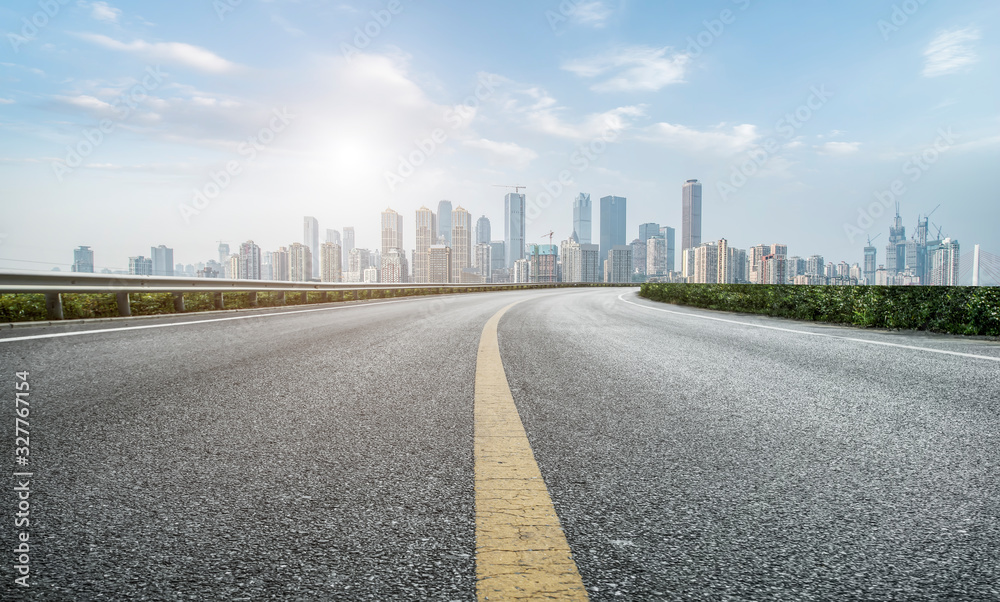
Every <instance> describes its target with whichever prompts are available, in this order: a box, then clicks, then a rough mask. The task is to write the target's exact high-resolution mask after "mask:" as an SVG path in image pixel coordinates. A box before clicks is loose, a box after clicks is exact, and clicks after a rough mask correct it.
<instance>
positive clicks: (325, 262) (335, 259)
mask: <svg viewBox="0 0 1000 602" xmlns="http://www.w3.org/2000/svg"><path fill="white" fill-rule="evenodd" d="M343 271H344V259H343V258H342V257H341V256H340V245H338V244H337V243H333V242H325V243H323V246H322V247H320V251H319V281H320V282H340V280H341V278H342V277H343Z"/></svg>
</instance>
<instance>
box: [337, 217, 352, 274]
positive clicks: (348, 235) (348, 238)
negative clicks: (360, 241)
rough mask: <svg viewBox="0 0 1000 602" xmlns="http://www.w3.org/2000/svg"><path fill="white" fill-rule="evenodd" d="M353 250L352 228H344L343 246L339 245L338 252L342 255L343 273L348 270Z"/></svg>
mask: <svg viewBox="0 0 1000 602" xmlns="http://www.w3.org/2000/svg"><path fill="white" fill-rule="evenodd" d="M353 250H354V226H344V244H343V245H341V250H340V252H341V253H342V254H343V255H344V271H345V272H346V271H348V269H349V268H350V266H349V265H347V264H348V262H349V261H350V259H351V251H353Z"/></svg>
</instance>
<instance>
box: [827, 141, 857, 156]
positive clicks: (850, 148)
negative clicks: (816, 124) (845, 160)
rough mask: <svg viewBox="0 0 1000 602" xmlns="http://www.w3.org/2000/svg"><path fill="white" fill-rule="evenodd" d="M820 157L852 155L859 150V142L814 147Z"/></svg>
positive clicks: (834, 143)
mask: <svg viewBox="0 0 1000 602" xmlns="http://www.w3.org/2000/svg"><path fill="white" fill-rule="evenodd" d="M816 149H817V150H818V151H819V153H820V154H822V155H832V156H839V157H843V156H846V155H853V154H854V153H856V152H858V151H859V150H861V143H860V142H827V143H826V144H821V145H819V146H817V147H816Z"/></svg>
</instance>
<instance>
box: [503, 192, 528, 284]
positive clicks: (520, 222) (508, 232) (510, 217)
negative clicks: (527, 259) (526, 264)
mask: <svg viewBox="0 0 1000 602" xmlns="http://www.w3.org/2000/svg"><path fill="white" fill-rule="evenodd" d="M525 217H526V216H525V200H524V195H523V194H514V193H510V194H508V195H506V196H505V197H504V201H503V237H504V243H505V247H504V251H505V252H506V253H507V259H506V262H505V263H506V266H507V267H508V268H512V267H514V262H515V261H517V260H518V259H524V232H525V230H526V228H527V223H526V221H525Z"/></svg>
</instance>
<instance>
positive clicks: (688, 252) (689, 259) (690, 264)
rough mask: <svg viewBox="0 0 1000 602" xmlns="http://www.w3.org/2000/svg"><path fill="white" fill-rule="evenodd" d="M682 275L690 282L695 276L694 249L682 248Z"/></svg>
mask: <svg viewBox="0 0 1000 602" xmlns="http://www.w3.org/2000/svg"><path fill="white" fill-rule="evenodd" d="M681 276H683V277H684V278H686V279H687V281H688V282H691V279H692V278H694V249H683V250H681Z"/></svg>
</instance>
